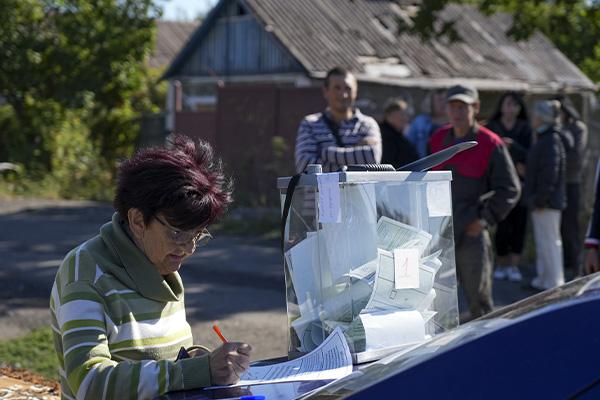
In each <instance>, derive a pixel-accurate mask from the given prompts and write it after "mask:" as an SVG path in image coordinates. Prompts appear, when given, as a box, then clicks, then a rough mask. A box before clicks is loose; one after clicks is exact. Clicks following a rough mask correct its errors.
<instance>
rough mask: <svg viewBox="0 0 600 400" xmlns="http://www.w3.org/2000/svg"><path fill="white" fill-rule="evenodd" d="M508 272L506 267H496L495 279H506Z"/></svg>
mask: <svg viewBox="0 0 600 400" xmlns="http://www.w3.org/2000/svg"><path fill="white" fill-rule="evenodd" d="M506 272H507V268H506V267H496V269H495V270H494V279H498V280H502V279H506V278H507V275H506Z"/></svg>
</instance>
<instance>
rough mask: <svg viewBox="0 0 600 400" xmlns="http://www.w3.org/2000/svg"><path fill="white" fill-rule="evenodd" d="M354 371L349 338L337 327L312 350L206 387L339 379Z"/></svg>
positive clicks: (257, 367) (252, 368)
mask: <svg viewBox="0 0 600 400" xmlns="http://www.w3.org/2000/svg"><path fill="white" fill-rule="evenodd" d="M351 372H352V356H351V355H350V349H349V348H348V343H346V338H345V337H344V334H343V333H342V330H341V329H340V328H336V329H335V330H334V331H333V332H332V333H331V335H329V337H327V339H325V341H323V343H321V345H320V346H319V347H318V348H316V349H315V350H314V351H312V352H310V353H309V354H307V355H305V356H302V357H300V358H297V359H295V360H291V361H286V362H283V363H279V364H273V365H263V366H256V367H250V368H249V369H248V370H247V371H246V372H245V373H244V374H243V375H242V376H241V379H240V381H239V382H238V383H236V384H235V385H229V386H212V387H209V388H207V389H216V388H223V387H239V386H248V385H262V384H267V383H280V382H294V381H314V380H328V379H339V378H343V377H344V376H346V375H349V374H350V373H351Z"/></svg>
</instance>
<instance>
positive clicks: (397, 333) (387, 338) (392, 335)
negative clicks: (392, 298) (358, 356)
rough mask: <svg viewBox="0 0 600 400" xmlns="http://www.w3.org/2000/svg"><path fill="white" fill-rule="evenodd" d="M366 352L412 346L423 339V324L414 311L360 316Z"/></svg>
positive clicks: (419, 315)
mask: <svg viewBox="0 0 600 400" xmlns="http://www.w3.org/2000/svg"><path fill="white" fill-rule="evenodd" d="M360 319H361V322H362V325H363V328H364V330H365V341H366V351H369V350H377V349H382V348H386V347H393V346H401V345H409V344H414V343H416V342H420V341H423V340H424V339H425V322H424V321H423V317H422V316H421V313H419V312H418V311H416V310H400V311H386V312H379V313H371V314H361V315H360Z"/></svg>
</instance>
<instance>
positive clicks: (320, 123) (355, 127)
mask: <svg viewBox="0 0 600 400" xmlns="http://www.w3.org/2000/svg"><path fill="white" fill-rule="evenodd" d="M325 113H327V115H328V116H329V119H330V120H331V119H332V117H331V114H329V111H327V110H326V111H325ZM338 132H339V136H340V139H341V142H342V144H343V145H344V146H343V147H339V146H338V145H337V142H336V139H335V136H334V134H333V133H332V132H331V129H330V128H329V126H328V125H327V123H326V122H325V120H324V118H323V113H322V112H321V113H316V114H311V115H307V116H306V117H304V119H303V120H302V122H301V123H300V127H299V128H298V136H297V137H296V151H295V158H296V171H297V172H302V171H304V169H305V168H306V166H307V165H308V164H321V165H322V166H323V171H324V172H332V171H337V170H338V169H339V168H340V167H341V166H343V165H350V164H378V163H379V162H380V161H381V133H380V132H379V125H378V124H377V121H375V120H374V119H373V118H371V117H369V116H366V115H364V114H362V113H361V112H360V110H358V109H355V110H354V115H353V116H352V117H351V118H350V119H348V120H345V121H342V123H341V124H340V126H339V130H338ZM365 138H374V139H376V141H377V144H376V145H359V144H358V143H360V142H361V141H362V140H363V139H365Z"/></svg>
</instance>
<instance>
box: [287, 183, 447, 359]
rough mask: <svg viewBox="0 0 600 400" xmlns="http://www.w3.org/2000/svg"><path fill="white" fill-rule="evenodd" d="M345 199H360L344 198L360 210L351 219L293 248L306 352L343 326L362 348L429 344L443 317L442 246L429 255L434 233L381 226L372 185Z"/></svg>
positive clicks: (297, 326)
mask: <svg viewBox="0 0 600 400" xmlns="http://www.w3.org/2000/svg"><path fill="white" fill-rule="evenodd" d="M365 188H366V189H365ZM342 196H349V197H350V198H351V199H353V200H352V201H350V202H344V203H343V204H346V203H349V204H350V205H351V207H354V209H352V211H351V212H348V210H345V213H346V217H347V218H344V219H343V221H346V222H344V223H338V224H336V223H323V224H322V227H323V229H322V230H320V231H319V232H317V233H312V234H309V235H308V237H307V238H306V239H305V240H304V241H302V242H300V243H298V244H297V245H296V246H294V247H293V248H292V249H290V251H288V252H287V253H286V260H287V262H288V265H290V267H291V268H290V269H291V271H292V282H293V285H294V290H295V292H296V296H297V299H298V304H299V310H300V314H301V315H300V317H299V318H297V319H295V320H293V321H292V322H291V326H292V328H293V329H294V331H295V333H296V335H297V336H298V338H299V341H300V347H299V349H298V350H300V351H310V350H313V349H315V348H316V347H317V346H318V345H319V344H320V343H321V342H322V341H323V339H324V338H325V337H327V335H329V334H330V333H331V332H332V331H333V330H334V329H335V328H342V329H343V330H344V332H345V334H346V338H347V340H348V341H349V343H350V346H351V348H352V350H353V351H354V352H357V351H368V350H373V349H380V348H382V347H383V348H385V347H389V346H398V345H402V344H413V343H415V342H418V341H422V340H423V339H424V338H425V335H426V329H425V326H426V324H427V323H428V322H429V321H431V320H432V318H434V316H435V314H436V313H435V311H434V310H432V305H433V302H434V300H435V298H436V289H435V288H434V281H435V277H436V274H437V272H438V270H439V269H440V267H441V265H442V263H441V261H440V259H439V256H440V254H441V250H438V251H436V252H435V253H433V254H427V253H428V251H429V246H430V242H431V239H432V236H431V234H429V233H428V232H426V231H423V230H420V229H417V228H415V227H413V226H410V225H407V224H404V223H401V222H398V221H395V220H393V219H391V218H388V217H381V218H380V219H379V221H377V223H376V224H375V223H373V220H374V218H375V214H376V213H375V202H374V193H372V190H371V189H369V186H368V185H360V186H355V187H350V188H349V189H348V190H347V191H345V192H342ZM365 210H366V211H365ZM350 216H351V217H350ZM349 245H350V247H349V248H347V246H349ZM373 251H374V253H373Z"/></svg>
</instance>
